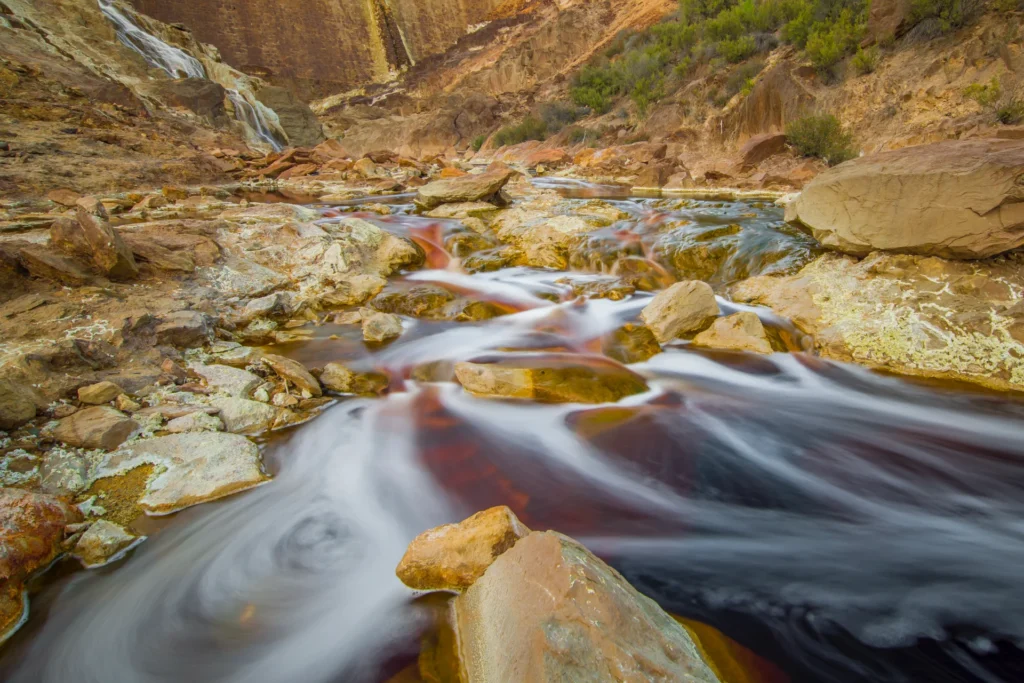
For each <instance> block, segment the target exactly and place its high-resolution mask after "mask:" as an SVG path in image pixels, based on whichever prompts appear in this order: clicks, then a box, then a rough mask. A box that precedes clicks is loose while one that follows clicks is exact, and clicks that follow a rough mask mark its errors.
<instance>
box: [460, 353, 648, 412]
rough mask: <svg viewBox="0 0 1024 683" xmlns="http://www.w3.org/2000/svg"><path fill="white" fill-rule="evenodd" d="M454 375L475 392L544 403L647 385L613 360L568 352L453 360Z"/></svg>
mask: <svg viewBox="0 0 1024 683" xmlns="http://www.w3.org/2000/svg"><path fill="white" fill-rule="evenodd" d="M455 376H456V378H458V380H459V383H460V384H462V386H463V387H464V388H465V389H466V390H467V391H469V392H471V393H473V394H477V395H478V396H493V397H499V398H522V399H532V400H534V401H542V402H546V403H610V402H615V401H618V400H619V399H622V398H624V397H626V396H631V395H633V394H639V393H643V392H644V391H647V385H646V384H645V383H644V380H643V378H642V377H640V376H639V375H637V374H635V373H633V372H631V371H630V370H627V369H626V368H624V367H622V366H621V365H619V364H618V363H615V362H612V361H610V360H607V359H603V358H602V359H588V360H586V359H582V358H580V357H579V356H570V355H566V356H559V355H555V354H549V355H544V356H527V357H525V358H517V357H514V356H510V357H507V358H500V359H495V360H493V361H489V360H482V361H479V362H472V363H456V364H455Z"/></svg>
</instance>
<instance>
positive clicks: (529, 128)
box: [494, 114, 548, 147]
mask: <svg viewBox="0 0 1024 683" xmlns="http://www.w3.org/2000/svg"><path fill="white" fill-rule="evenodd" d="M547 134H548V130H547V126H546V125H544V121H542V120H541V119H539V118H537V117H536V116H533V115H532V114H531V115H530V116H527V117H526V118H525V119H523V120H522V121H520V122H519V123H517V124H516V125H514V126H505V127H504V128H502V129H501V130H499V131H498V132H497V133H495V134H494V144H495V145H496V146H498V147H504V146H505V145H518V144H519V143H520V142H526V141H527V140H543V139H544V138H546V137H547Z"/></svg>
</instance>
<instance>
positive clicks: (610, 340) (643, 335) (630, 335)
mask: <svg viewBox="0 0 1024 683" xmlns="http://www.w3.org/2000/svg"><path fill="white" fill-rule="evenodd" d="M601 351H602V352H603V353H604V355H606V356H608V357H609V358H613V359H615V360H617V361H619V362H620V363H622V364H623V365H630V364H631V363H643V362H644V361H646V360H648V359H650V358H651V357H653V356H656V355H658V354H659V353H661V345H660V344H658V340H657V339H655V337H654V333H653V332H651V331H650V329H648V328H647V327H645V326H643V325H634V324H633V323H627V324H625V325H623V326H622V327H620V328H618V329H616V330H613V331H612V332H610V333H608V334H606V335H605V336H604V337H603V338H602V339H601Z"/></svg>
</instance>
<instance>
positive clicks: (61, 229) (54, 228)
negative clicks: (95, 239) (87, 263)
mask: <svg viewBox="0 0 1024 683" xmlns="http://www.w3.org/2000/svg"><path fill="white" fill-rule="evenodd" d="M50 246H52V247H56V248H57V249H59V250H61V251H63V252H65V253H67V254H74V255H76V256H85V257H89V256H90V255H91V254H92V251H91V250H90V248H89V243H88V242H86V241H85V233H84V232H82V226H81V225H79V224H78V221H77V220H75V219H73V218H58V219H57V220H55V221H54V222H53V225H51V226H50Z"/></svg>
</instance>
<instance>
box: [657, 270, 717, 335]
mask: <svg viewBox="0 0 1024 683" xmlns="http://www.w3.org/2000/svg"><path fill="white" fill-rule="evenodd" d="M719 312H720V310H719V308H718V302H717V301H715V293H714V291H713V290H712V289H711V286H710V285H708V284H707V283H706V282H701V281H700V280H690V281H688V282H677V283H676V284H674V285H672V286H671V287H669V288H668V289H666V290H664V291H662V292H659V293H658V294H657V296H655V297H654V299H653V300H652V301H651V303H649V304H647V306H646V307H645V308H644V310H643V311H642V312H641V314H640V317H641V318H643V320H644V322H645V323H647V326H648V327H649V328H650V329H651V332H653V333H654V336H655V338H657V340H658V341H659V342H661V343H662V344H664V343H665V342H667V341H671V340H672V339H676V338H677V337H680V336H682V335H684V334H688V333H690V332H697V331H699V330H702V329H704V328H705V327H707V325H708V323H710V322H711V321H712V320H713V319H714V318H715V317H716V316H717V315H718V314H719Z"/></svg>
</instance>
